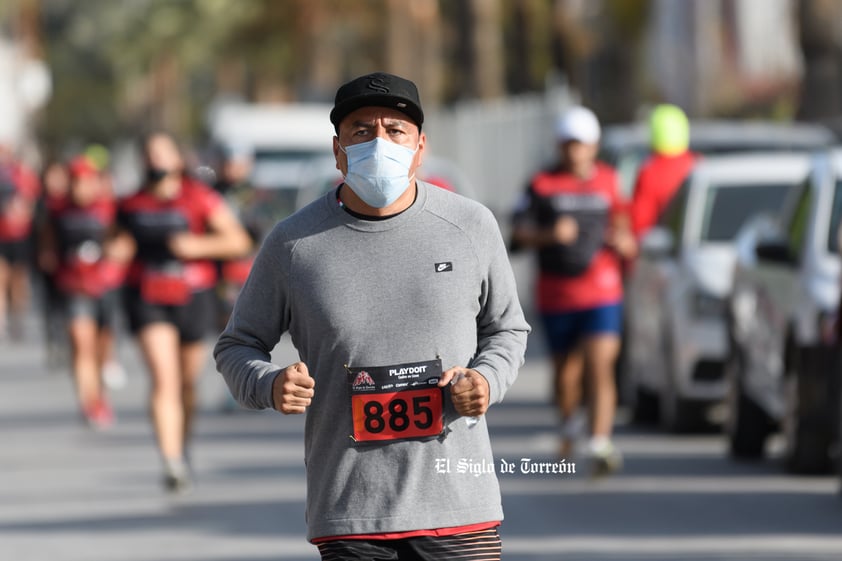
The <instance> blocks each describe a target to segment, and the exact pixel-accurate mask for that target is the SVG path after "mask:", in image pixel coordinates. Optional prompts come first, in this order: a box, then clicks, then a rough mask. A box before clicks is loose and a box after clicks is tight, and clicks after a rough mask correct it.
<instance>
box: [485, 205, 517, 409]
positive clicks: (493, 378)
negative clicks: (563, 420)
mask: <svg viewBox="0 0 842 561" xmlns="http://www.w3.org/2000/svg"><path fill="white" fill-rule="evenodd" d="M481 223H482V228H480V231H481V234H482V236H481V238H480V239H479V240H478V241H477V243H478V244H479V247H480V248H481V250H480V252H481V254H482V255H484V256H485V260H484V262H485V264H486V270H485V275H484V279H483V282H482V290H481V295H480V312H479V315H478V316H477V353H476V355H475V356H474V359H473V360H472V361H471V368H474V369H475V370H477V371H478V372H479V373H480V374H482V375H483V376H484V377H485V378H486V380H488V385H489V388H490V391H491V396H490V397H491V400H490V401H491V403H499V402H500V401H502V400H503V397H504V396H505V394H506V391H508V389H509V388H510V387H511V386H512V384H513V383H514V381H515V379H516V378H517V374H518V369H519V368H520V367H521V366H522V365H523V361H524V355H525V353H526V339H527V335H528V334H529V332H530V330H531V328H530V326H529V324H528V323H527V322H526V319H525V318H524V315H523V310H522V309H521V306H520V300H519V299H518V292H517V286H516V284H515V277H514V273H513V272H512V267H511V264H510V262H509V258H508V254H507V253H506V247H505V243H504V242H503V237H502V235H501V233H500V229H499V228H498V226H497V222H496V220H495V219H494V216H493V215H492V214H491V212H490V211H487V210H486V212H485V214H484V215H483V216H482V218H481Z"/></svg>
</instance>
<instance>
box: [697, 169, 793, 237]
mask: <svg viewBox="0 0 842 561" xmlns="http://www.w3.org/2000/svg"><path fill="white" fill-rule="evenodd" d="M792 187H793V185H792V184H790V183H770V184H766V185H757V184H750V185H745V184H741V185H733V184H730V185H729V184H719V185H711V186H710V187H709V188H708V190H707V193H706V195H705V209H704V215H703V218H702V231H701V235H700V236H699V237H700V239H701V240H702V241H709V242H728V241H731V240H733V239H734V236H736V235H737V232H738V231H739V230H740V228H741V227H742V225H743V224H744V223H745V221H746V220H748V219H749V218H751V217H752V216H754V215H756V214H759V213H767V212H773V213H777V212H779V211H780V209H781V206H782V205H783V202H784V200H785V199H786V195H787V193H788V192H789V190H790V189H791V188H792Z"/></svg>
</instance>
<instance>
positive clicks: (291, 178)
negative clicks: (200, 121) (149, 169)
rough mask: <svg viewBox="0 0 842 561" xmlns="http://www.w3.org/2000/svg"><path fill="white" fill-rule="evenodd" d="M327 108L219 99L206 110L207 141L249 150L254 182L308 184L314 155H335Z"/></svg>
mask: <svg viewBox="0 0 842 561" xmlns="http://www.w3.org/2000/svg"><path fill="white" fill-rule="evenodd" d="M331 108H332V105H330V104H325V103H290V104H246V103H230V104H223V105H220V106H219V107H216V108H214V109H213V110H212V111H211V112H210V114H209V119H208V128H209V130H210V136H211V142H212V143H213V144H214V145H216V146H220V147H231V146H234V147H237V149H244V150H247V151H248V152H250V153H251V154H252V155H253V158H254V169H253V171H252V178H251V181H252V184H253V185H254V186H255V187H258V188H262V189H289V188H297V187H298V186H300V185H302V184H304V183H306V180H307V179H308V178H307V174H308V172H309V170H310V169H311V168H312V165H313V162H314V161H315V160H322V161H323V160H324V159H326V158H327V159H329V160H333V145H332V142H331V139H332V138H333V136H334V134H335V133H334V130H333V125H332V124H331V122H330V118H329V115H330V110H331Z"/></svg>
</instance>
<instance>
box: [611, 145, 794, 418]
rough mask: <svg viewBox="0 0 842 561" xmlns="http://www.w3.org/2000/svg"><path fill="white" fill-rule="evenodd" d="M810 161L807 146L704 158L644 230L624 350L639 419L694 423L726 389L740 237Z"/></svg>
mask: <svg viewBox="0 0 842 561" xmlns="http://www.w3.org/2000/svg"><path fill="white" fill-rule="evenodd" d="M808 168H809V158H808V156H806V155H799V154H784V153H780V154H775V153H763V154H743V155H732V156H711V157H708V158H705V159H704V160H702V161H701V162H699V163H698V164H697V165H696V167H695V168H694V170H693V172H692V173H691V175H690V177H688V179H687V180H686V181H685V182H684V184H683V185H682V186H681V187H680V189H679V190H678V192H677V193H676V195H675V196H674V197H673V200H672V201H671V203H670V205H669V206H668V208H667V209H666V211H665V212H664V214H663V215H662V216H661V218H660V221H659V223H658V224H657V225H656V226H655V227H654V228H653V229H652V230H651V231H650V232H649V233H648V234H647V235H646V236H645V237H644V238H643V240H642V241H641V255H640V257H639V258H638V260H637V261H636V262H635V263H634V264H633V267H632V270H631V272H630V274H629V276H628V282H627V291H626V318H627V321H626V323H627V325H626V328H627V331H626V334H625V336H626V352H625V353H624V355H623V360H624V361H625V363H624V365H623V371H624V373H625V375H624V377H623V385H624V392H625V393H626V400H627V402H629V403H630V404H631V405H632V407H633V410H634V413H635V416H636V417H637V418H638V419H655V418H659V419H660V421H661V424H662V425H663V426H664V427H665V428H667V429H669V430H672V431H683V430H689V429H693V428H696V427H699V426H703V424H704V423H705V421H706V414H707V409H708V408H709V406H710V405H712V404H715V403H717V402H720V401H721V400H722V399H723V398H724V397H725V395H726V387H727V386H726V383H725V378H724V369H723V367H724V364H725V359H726V358H727V356H728V337H727V323H726V317H725V312H726V299H727V298H728V296H729V295H730V293H731V287H732V274H733V268H734V263H735V260H736V251H735V247H734V238H735V236H736V234H737V232H738V231H739V230H740V228H741V227H742V225H743V224H744V222H745V221H746V220H747V219H749V218H751V217H752V216H753V215H754V214H756V213H759V212H776V211H778V210H779V209H780V208H781V206H782V204H783V202H784V201H785V199H786V197H787V194H788V193H789V192H790V191H791V190H792V189H793V188H794V187H795V186H796V185H798V184H799V183H800V182H802V181H803V180H804V178H805V177H806V175H807V172H808Z"/></svg>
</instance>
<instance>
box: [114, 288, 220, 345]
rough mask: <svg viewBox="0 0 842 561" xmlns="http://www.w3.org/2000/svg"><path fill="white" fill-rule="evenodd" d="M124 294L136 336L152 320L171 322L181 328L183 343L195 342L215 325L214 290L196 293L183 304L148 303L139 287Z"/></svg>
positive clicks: (128, 314)
mask: <svg viewBox="0 0 842 561" xmlns="http://www.w3.org/2000/svg"><path fill="white" fill-rule="evenodd" d="M123 294H124V303H125V309H126V317H127V319H128V322H129V329H130V330H131V332H132V333H133V334H135V335H136V334H137V333H138V332H139V331H140V330H141V329H143V328H144V327H146V326H147V325H150V324H152V323H169V324H171V325H173V326H175V328H176V329H177V330H178V334H179V336H180V338H181V342H182V343H195V342H197V341H201V340H202V339H203V338H204V336H205V335H206V334H208V332H209V330H210V328H211V327H212V326H214V325H216V324H215V323H214V314H215V313H216V312H215V310H216V302H215V300H214V295H213V290H212V289H207V290H202V291H199V292H194V293H193V297H192V298H191V299H190V301H189V302H187V303H186V304H184V305H181V306H167V305H162V304H150V303H149V302H145V301H144V300H143V299H142V298H141V297H140V290H139V289H138V288H137V287H126V288H125V289H124V292H123Z"/></svg>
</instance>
